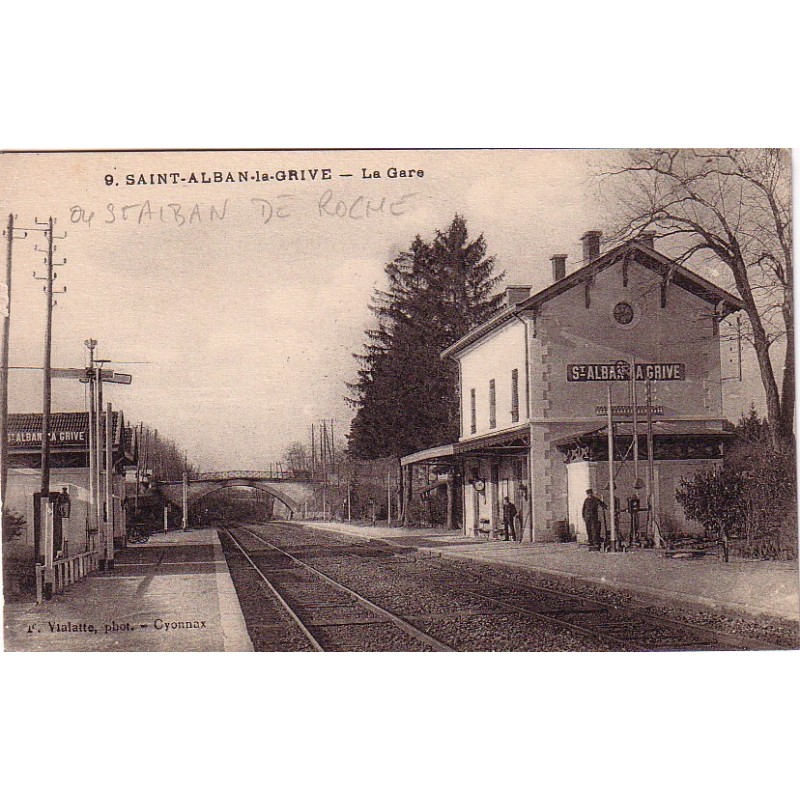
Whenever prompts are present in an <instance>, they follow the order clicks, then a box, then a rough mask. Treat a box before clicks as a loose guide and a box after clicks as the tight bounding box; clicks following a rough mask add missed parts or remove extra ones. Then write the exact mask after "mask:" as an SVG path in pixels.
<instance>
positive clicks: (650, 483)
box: [645, 378, 661, 547]
mask: <svg viewBox="0 0 800 800" xmlns="http://www.w3.org/2000/svg"><path fill="white" fill-rule="evenodd" d="M645 392H646V396H647V522H648V528H649V529H650V530H648V531H647V533H648V534H650V532H651V531H652V534H653V541H654V543H655V546H656V547H661V535H660V533H659V532H658V528H657V525H656V524H654V523H655V522H656V520H655V498H654V487H655V468H654V465H653V409H652V403H653V384H652V382H651V381H650V378H648V379H647V383H646V384H645Z"/></svg>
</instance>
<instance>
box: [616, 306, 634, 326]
mask: <svg viewBox="0 0 800 800" xmlns="http://www.w3.org/2000/svg"><path fill="white" fill-rule="evenodd" d="M634 316H635V315H634V312H633V306H632V305H631V304H630V303H617V304H616V305H615V306H614V321H615V322H617V323H619V324H620V325H630V324H631V322H633V318H634Z"/></svg>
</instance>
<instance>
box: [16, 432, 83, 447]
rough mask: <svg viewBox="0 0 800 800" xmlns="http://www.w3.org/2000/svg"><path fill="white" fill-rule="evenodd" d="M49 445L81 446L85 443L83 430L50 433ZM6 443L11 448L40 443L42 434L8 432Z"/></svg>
mask: <svg viewBox="0 0 800 800" xmlns="http://www.w3.org/2000/svg"><path fill="white" fill-rule="evenodd" d="M48 438H49V439H50V443H51V444H63V445H82V444H85V443H86V431H85V430H72V431H50V435H49V437H48ZM8 443H9V445H11V446H12V447H19V446H21V445H22V446H24V445H31V444H41V443H42V432H41V431H40V430H39V431H9V433H8Z"/></svg>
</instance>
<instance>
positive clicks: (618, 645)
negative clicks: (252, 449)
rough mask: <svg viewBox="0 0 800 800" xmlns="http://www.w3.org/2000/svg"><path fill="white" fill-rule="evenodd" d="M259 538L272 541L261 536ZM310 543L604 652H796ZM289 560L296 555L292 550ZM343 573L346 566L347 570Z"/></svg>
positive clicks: (453, 569) (570, 597) (449, 569)
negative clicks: (593, 644)
mask: <svg viewBox="0 0 800 800" xmlns="http://www.w3.org/2000/svg"><path fill="white" fill-rule="evenodd" d="M248 530H250V529H248ZM270 530H271V531H272V533H273V537H272V538H275V536H276V535H277V536H278V538H279V539H280V538H288V539H289V544H287V545H286V546H287V547H288V549H289V550H291V549H293V548H295V549H297V548H298V547H299V546H300V545H301V542H300V541H299V540H298V535H297V532H298V529H297V527H296V526H292V527H291V528H290V529H283V530H284V533H283V536H281V535H280V533H279V532H280V531H281V530H282V529H281V527H280V526H275V527H273V526H270ZM250 532H251V535H254V536H255V535H257V534H255V533H253V532H252V530H250ZM258 538H260V539H261V541H266V540H265V539H264V538H263V537H261V536H260V535H259V536H258ZM309 543H312V544H313V543H316V544H318V545H319V544H320V543H323V546H318V547H316V548H314V549H313V552H314V555H313V556H311V557H309V558H311V559H314V558H337V555H336V553H337V550H338V551H341V553H342V555H341V558H343V559H347V558H348V555H346V554H345V553H349V554H350V558H352V557H353V553H354V552H359V551H360V553H361V556H360V557H359V559H358V561H360V562H361V563H362V564H363V563H364V562H365V561H368V560H369V559H370V558H373V559H380V561H381V563H382V564H383V567H384V568H385V569H390V570H395V571H397V572H399V573H405V574H408V573H416V574H417V577H418V578H419V580H421V581H422V580H424V581H425V584H426V586H427V587H428V588H432V589H435V590H441V591H443V592H446V593H447V594H448V595H449V596H450V597H453V598H456V597H458V598H469V599H471V600H474V601H477V602H479V603H482V604H485V605H486V606H487V607H488V608H489V609H490V610H491V611H492V612H493V613H499V612H501V611H502V612H507V613H508V614H511V615H514V616H516V617H522V618H524V619H527V620H531V621H533V622H536V621H539V622H541V623H543V624H547V625H557V626H558V627H559V628H561V629H562V630H564V631H567V632H569V633H572V634H575V635H577V636H580V637H583V638H585V639H588V640H590V641H594V642H596V643H597V644H598V645H601V646H602V649H612V650H639V651H649V652H652V651H681V650H692V651H696V650H776V649H791V646H784V645H780V644H776V643H775V642H769V641H763V640H761V639H757V638H753V637H749V636H744V635H740V634H735V633H730V632H727V631H722V630H717V629H714V628H710V627H707V626H705V625H697V624H693V623H691V622H686V621H681V620H676V619H671V618H669V617H667V616H665V615H661V614H658V613H654V612H653V611H652V610H650V609H647V608H645V607H644V604H641V603H637V602H636V601H634V602H630V603H628V602H626V603H625V604H624V605H622V604H615V603H612V602H605V601H603V600H599V599H597V598H595V597H592V596H590V595H587V594H581V593H580V592H577V591H576V592H570V591H561V590H557V589H553V588H545V587H542V586H537V585H536V584H535V583H532V582H530V581H526V580H520V576H515V578H514V580H513V581H512V580H502V579H498V578H496V577H489V576H487V575H485V574H482V573H481V572H480V571H479V570H477V569H474V568H472V567H470V566H468V565H466V564H461V563H456V562H454V561H451V560H449V559H448V560H446V563H445V560H444V559H439V558H436V559H433V558H426V559H423V560H413V561H408V560H407V561H405V562H403V561H400V560H398V559H397V558H396V557H395V558H394V559H392V558H388V559H387V555H389V554H391V555H394V556H398V555H402V554H403V553H408V552H409V548H408V547H407V546H402V547H399V546H397V545H393V544H391V543H388V542H384V541H380V540H374V539H371V540H368V541H366V542H357V541H354V540H353V538H352V537H349V536H346V535H343V534H335V533H329V532H327V531H325V532H323V531H318V530H314V531H309V529H303V535H302V546H303V547H304V548H308V545H309ZM272 546H274V545H272ZM287 555H289V556H290V557H292V558H294V557H295V556H291V554H290V553H288V552H287ZM304 563H305V562H304ZM344 569H345V568H344V567H343V568H342V570H344ZM382 602H383V603H384V605H388V606H389V607H390V608H391V607H392V602H393V601H392V598H391V597H388V598H384V599H383V600H382ZM476 613H477V612H476ZM404 616H405V619H406V620H413V621H414V622H415V623H417V624H419V625H425V627H426V628H427V629H428V630H431V631H434V632H436V635H437V636H438V637H439V638H442V639H445V640H447V636H446V635H443V634H442V633H439V632H437V626H436V625H435V624H434V625H433V626H431V625H430V624H429V623H430V620H429V619H426V615H425V614H421V615H410V614H408V613H406V614H405V615H404ZM440 616H445V617H446V616H447V613H446V611H445V612H444V614H442V615H440ZM439 627H442V626H439ZM451 644H452V645H453V649H470V648H469V647H466V648H464V647H463V643H461V646H460V647H459V643H458V642H451ZM498 649H499V648H498Z"/></svg>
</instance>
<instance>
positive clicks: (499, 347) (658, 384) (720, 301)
mask: <svg viewBox="0 0 800 800" xmlns="http://www.w3.org/2000/svg"><path fill="white" fill-rule="evenodd" d="M582 241H583V256H584V258H583V263H582V266H581V267H580V268H579V269H577V270H575V271H574V272H571V273H569V274H567V265H566V261H567V257H566V256H565V255H555V256H553V257H552V260H551V261H552V269H553V282H552V283H551V284H550V285H549V286H547V287H546V288H545V289H543V290H542V291H539V292H536V293H532V292H531V287H530V286H509V287H508V288H507V289H506V303H505V306H504V308H502V309H501V310H500V311H499V312H498V313H497V314H496V315H495V316H494V317H493V318H491V319H489V320H488V321H487V322H485V323H483V324H482V325H480V326H478V327H476V328H474V329H473V330H471V331H470V332H469V333H468V334H467V335H466V336H464V337H463V338H461V339H459V340H458V341H457V342H455V343H454V344H453V345H452V346H451V347H449V348H448V349H447V350H445V351H444V353H443V354H442V357H443V358H451V359H454V360H455V361H457V362H458V366H459V374H460V403H461V431H460V437H459V439H458V441H457V442H454V443H452V444H448V445H443V446H441V447H436V448H431V449H429V450H425V451H421V452H419V453H414V454H412V455H409V456H406V457H405V458H403V459H401V464H402V465H403V467H404V468H406V469H407V470H411V469H413V467H414V466H421V465H424V464H434V465H435V466H436V467H437V469H439V470H442V471H448V470H449V471H450V474H451V475H459V474H460V475H461V476H463V480H462V481H461V482H460V483H461V486H462V489H461V491H462V493H463V512H464V513H463V522H462V525H463V532H464V534H465V535H492V534H494V533H496V532H497V531H498V530H500V529H502V527H503V516H502V505H503V501H504V498H505V497H508V498H510V500H511V501H512V502H513V503H514V504H515V506H516V508H517V510H518V512H519V518H518V526H519V527H520V528H521V531H520V532H521V534H522V538H523V540H525V541H533V542H547V541H557V540H564V541H566V540H568V539H577V540H578V541H586V539H587V534H586V529H585V525H584V522H583V519H582V515H581V508H582V505H583V501H584V499H585V497H586V490H587V489H589V488H591V489H593V491H594V492H595V494H597V495H599V496H600V497H601V498H603V497H604V498H605V499H606V501H607V500H608V494H609V471H608V461H609V446H608V423H607V414H608V410H607V405H608V392H609V387H610V391H611V407H612V417H613V419H612V428H613V431H614V462H613V463H614V472H615V490H616V491H615V494H616V497H617V498H621V500H622V508H624V505H625V502H626V499H627V498H630V497H633V496H638V497H639V498H641V503H642V505H644V503H645V496H644V483H645V481H644V478H645V474H646V471H647V467H646V463H647V462H646V459H645V454H646V452H647V448H648V441H647V438H648V437H647V427H648V426H647V425H646V424H645V419H646V417H647V416H648V409H649V416H650V423H651V424H650V426H649V427H650V433H651V435H650V445H651V448H652V455H653V458H652V462H651V463H652V475H651V476H648V477H652V487H651V496H652V500H653V513H654V515H655V516H656V519H657V524H658V525H659V526H660V528H661V530H662V532H669V531H671V530H675V531H686V532H693V531H694V530H695V529H696V525H695V524H693V523H691V522H689V521H688V520H687V519H686V518H685V517H684V515H683V513H682V509H681V507H680V505H679V504H678V503H677V501H676V499H675V491H676V489H677V488H678V487H679V485H680V480H681V478H683V477H690V476H692V475H694V474H695V473H696V472H698V471H700V470H704V469H709V468H713V467H715V466H718V465H719V464H720V463H721V459H722V456H723V449H724V443H725V441H726V439H727V438H728V437H729V436H730V434H729V433H728V432H727V431H726V430H725V429H724V428H723V424H724V422H725V420H724V418H723V412H722V388H721V386H722V384H721V353H720V322H721V321H722V320H723V319H724V318H725V317H726V316H728V315H729V314H731V313H733V312H736V311H739V310H741V308H742V304H741V301H740V300H738V299H737V298H736V297H734V296H733V295H731V294H729V293H728V292H726V291H724V290H723V289H721V288H720V287H718V286H715V285H714V284H712V283H710V282H709V281H707V280H705V279H704V278H702V277H701V276H699V275H697V274H695V273H693V272H691V271H690V270H688V269H686V268H685V267H683V266H681V265H679V264H677V263H675V262H674V261H672V260H670V259H669V258H667V257H665V256H664V255H663V254H661V253H659V252H657V251H656V249H655V247H654V240H653V238H652V237H651V236H649V235H645V236H643V237H640V238H638V239H636V240H632V241H628V242H624V243H622V244H619V245H618V246H615V247H613V248H611V249H609V250H607V251H606V252H602V253H601V251H600V241H601V233H600V232H599V231H589V232H588V233H586V234H585V235H584V237H583V239H582ZM631 365H635V367H631ZM632 368H633V369H635V375H636V378H637V380H635V381H633V380H631V379H630V377H631V369H632ZM634 387H635V389H634ZM648 391H649V393H650V397H649V399H648V397H647V396H646V394H647V392H648ZM634 393H635V394H636V398H635V401H634V398H633V395H634ZM634 407H635V410H636V412H637V413H636V416H637V418H638V420H637V421H638V424H637V425H636V437H635V439H636V443H638V452H639V453H640V454H641V455H640V456H639V459H640V460H639V461H638V464H637V465H636V466H635V465H634V458H633V452H634V451H635V450H636V448H635V446H634V435H633V428H634ZM634 472H637V473H638V475H637V476H635V475H634ZM637 477H638V481H637V480H636V478H637Z"/></svg>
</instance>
